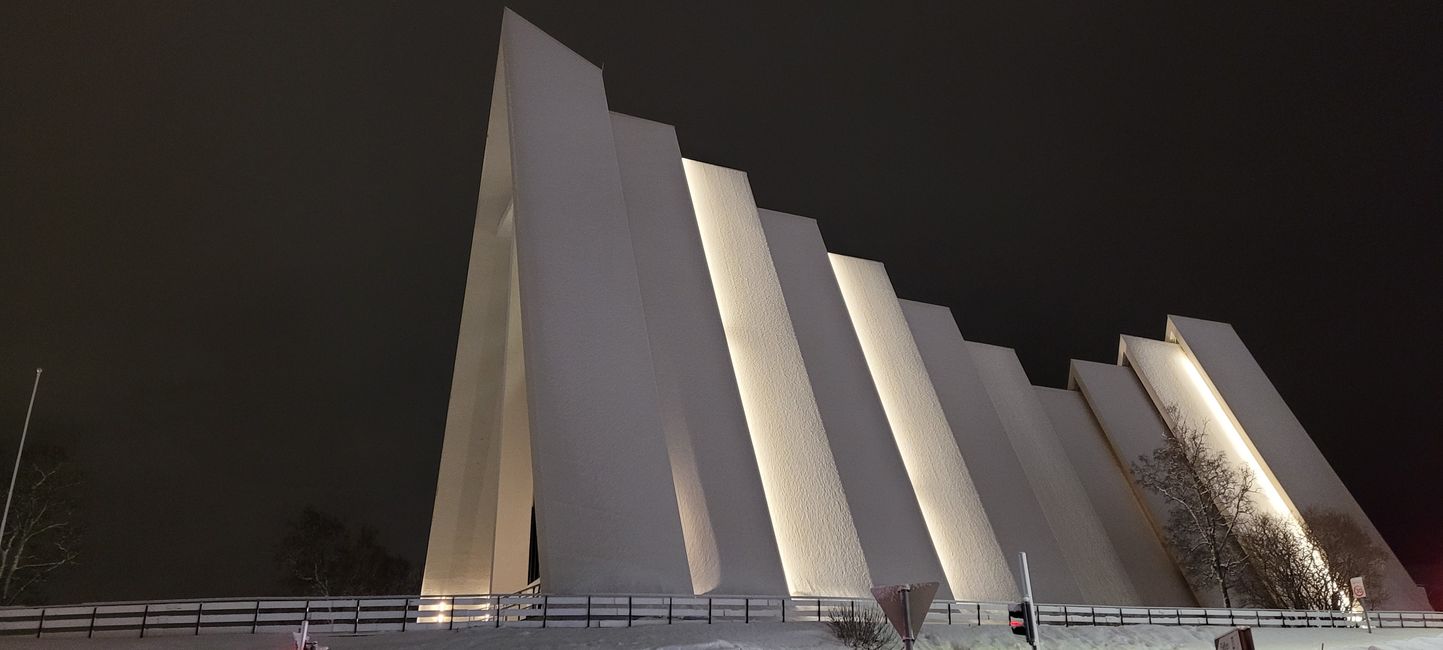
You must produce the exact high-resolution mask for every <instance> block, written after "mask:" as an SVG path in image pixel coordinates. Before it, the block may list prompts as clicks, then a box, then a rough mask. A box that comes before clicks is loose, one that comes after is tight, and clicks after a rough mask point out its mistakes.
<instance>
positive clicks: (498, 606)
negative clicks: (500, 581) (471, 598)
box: [492, 594, 501, 627]
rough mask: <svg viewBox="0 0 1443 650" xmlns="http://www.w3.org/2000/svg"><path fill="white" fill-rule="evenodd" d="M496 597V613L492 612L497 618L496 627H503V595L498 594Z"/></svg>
mask: <svg viewBox="0 0 1443 650" xmlns="http://www.w3.org/2000/svg"><path fill="white" fill-rule="evenodd" d="M495 598H496V609H495V610H494V612H495V613H494V614H492V617H493V618H495V619H496V627H501V595H500V594H497V595H496V597H495Z"/></svg>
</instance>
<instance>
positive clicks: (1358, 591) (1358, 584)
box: [1348, 576, 1368, 598]
mask: <svg viewBox="0 0 1443 650" xmlns="http://www.w3.org/2000/svg"><path fill="white" fill-rule="evenodd" d="M1348 584H1349V585H1351V586H1352V587H1353V597H1354V598H1367V597H1368V590H1367V589H1364V588H1363V576H1358V577H1356V578H1353V579H1352V580H1349V581H1348Z"/></svg>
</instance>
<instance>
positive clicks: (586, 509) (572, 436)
mask: <svg viewBox="0 0 1443 650" xmlns="http://www.w3.org/2000/svg"><path fill="white" fill-rule="evenodd" d="M501 47H502V48H503V50H504V52H505V73H506V74H505V79H506V88H507V93H508V97H509V107H510V129H511V143H512V155H511V163H512V165H513V169H512V173H513V176H514V181H513V183H514V190H515V206H516V207H515V219H516V224H515V227H516V250H517V270H518V273H519V274H520V289H521V320H522V330H523V338H524V340H525V344H526V345H525V353H526V371H527V374H526V380H527V395H528V397H529V401H530V409H531V432H532V440H531V443H532V444H531V450H532V454H533V457H532V465H533V469H534V477H535V497H536V523H537V534H538V550H539V553H540V563H541V580H542V582H543V583H544V584H545V585H546V588H547V589H548V590H550V591H555V592H559V593H594V592H634V593H690V592H691V590H692V584H691V571H690V568H689V566H688V564H687V557H686V549H685V544H684V541H683V536H682V531H681V520H680V515H679V514H678V510H677V502H676V491H675V486H674V484H673V482H672V476H671V464H670V459H669V457H668V455H667V447H666V440H665V437H664V436H663V433H662V423H661V416H660V410H659V402H658V398H657V392H656V376H655V373H654V371H653V366H652V359H651V342H650V340H649V338H648V336H647V323H646V318H645V313H644V310H643V307H642V299H641V288H640V282H639V280H638V277H637V269H636V262H635V259H636V258H635V255H634V253H633V248H632V241H631V232H630V226H629V223H628V215H627V210H626V205H625V203H624V200H623V196H622V187H621V172H620V169H619V167H618V163H617V154H616V145H615V142H614V140H613V137H612V131H611V115H610V112H609V111H608V110H607V104H606V95H605V91H604V89H603V87H602V80H601V70H600V69H598V68H596V67H595V66H593V65H591V64H590V63H588V62H587V61H586V60H584V59H582V58H581V57H579V56H577V55H576V54H575V53H573V52H571V51H570V50H568V49H566V48H565V47H564V46H562V45H561V44H560V43H558V42H556V41H555V40H553V39H552V38H551V37H549V36H547V35H546V34H544V33H542V32H541V31H540V30H538V29H537V28H536V27H535V26H533V25H531V24H529V23H527V22H525V21H524V20H522V19H520V18H519V17H517V16H516V15H515V14H514V13H511V12H509V11H508V12H507V13H506V15H505V18H504V19H503V21H502V30H501Z"/></svg>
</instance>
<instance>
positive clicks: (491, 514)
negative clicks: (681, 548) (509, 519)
mask: <svg viewBox="0 0 1443 650" xmlns="http://www.w3.org/2000/svg"><path fill="white" fill-rule="evenodd" d="M504 66H505V63H504V54H503V55H502V56H500V57H498V59H497V63H496V81H495V87H494V89H493V91H492V93H491V117H490V122H489V124H488V126H487V139H486V152H485V157H486V158H485V159H486V163H485V165H484V166H483V168H482V175H481V189H480V193H479V198H478V200H477V207H476V225H475V228H474V231H473V233H472V238H471V260H470V265H469V267H468V269H467V272H466V291H465V294H464V296H463V302H462V307H461V328H460V332H459V333H458V336H457V338H456V363H455V366H454V367H453V370H452V375H451V396H450V401H449V404H448V406H447V409H446V429H445V437H444V439H443V442H442V447H441V461H440V468H439V470H438V473H437V477H436V500H435V505H434V506H433V507H432V510H431V532H430V538H429V540H428V542H427V549H426V566H425V570H424V572H423V573H422V579H421V589H422V592H423V593H426V594H440V595H445V594H482V593H489V592H490V591H491V563H492V558H493V553H494V543H495V534H496V507H497V498H498V496H497V491H498V487H499V485H498V480H499V474H500V472H499V463H500V453H501V452H500V446H501V435H500V431H501V410H502V403H503V402H502V400H503V392H502V391H503V385H504V374H505V364H506V354H507V349H508V343H509V342H510V340H509V338H508V337H507V336H505V335H504V333H505V332H506V331H507V320H508V313H509V304H510V302H511V274H512V273H511V272H512V248H513V240H512V236H511V235H512V234H511V232H510V231H505V232H498V231H497V225H498V224H499V223H500V222H501V220H502V216H503V214H504V213H505V212H506V209H507V206H508V205H509V203H510V201H511V165H510V158H511V147H510V134H509V126H508V125H507V119H508V118H507V111H506V84H505V74H504ZM527 462H528V463H529V462H530V461H527ZM528 506H529V504H528ZM527 521H528V525H529V522H530V517H529V515H528V517H527Z"/></svg>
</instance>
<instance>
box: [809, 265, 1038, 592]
mask: <svg viewBox="0 0 1443 650" xmlns="http://www.w3.org/2000/svg"><path fill="white" fill-rule="evenodd" d="M828 259H829V260H830V261H831V263H832V270H833V272H834V273H835V274H836V276H837V284H838V286H840V287H841V290H842V298H843V300H845V301H846V303H847V312H848V314H849V315H850V316H851V319H852V325H853V327H855V328H856V331H857V338H858V340H859V341H860V342H861V344H862V353H863V355H864V356H865V357H866V359H867V367H868V369H869V370H870V371H871V374H872V380H873V382H874V383H875V384H876V386H877V392H878V395H879V396H880V397H881V400H882V409H883V411H885V412H886V415H887V421H888V422H889V423H890V424H891V425H892V426H891V429H892V433H893V435H894V436H895V437H896V441H897V447H898V450H899V451H900V452H901V455H902V462H903V464H904V465H906V468H907V475H908V477H909V478H910V479H911V481H912V488H913V489H914V490H915V491H916V493H917V500H918V503H919V505H920V506H921V508H922V517H923V519H925V520H926V523H927V531H928V533H929V534H930V535H931V538H932V544H933V546H934V547H935V548H936V550H937V556H938V558H939V559H940V560H941V562H942V570H943V572H945V573H946V575H947V582H948V584H949V585H950V586H951V587H952V593H953V595H954V597H957V598H984V597H998V595H1000V594H1009V593H1015V586H1014V585H1013V581H1012V576H1011V573H1010V572H1009V571H1008V569H1007V567H1008V564H1007V559H1006V558H1005V557H1004V556H1003V554H1002V549H1001V547H1000V546H999V545H998V543H997V538H996V536H995V535H993V532H992V525H991V523H989V522H988V520H987V513H986V511H985V510H984V509H983V507H982V501H981V499H980V498H979V497H978V496H977V489H976V487H974V486H973V484H972V477H971V475H970V474H969V473H968V471H967V464H966V463H965V462H964V461H963V459H962V452H961V451H959V450H958V448H957V441H956V440H955V439H954V438H953V435H952V429H951V427H950V426H949V425H948V424H947V416H946V415H945V414H944V413H943V412H942V405H941V403H940V401H939V400H938V399H937V392H936V390H935V389H934V388H933V387H932V380H931V378H930V377H929V376H928V375H927V368H926V366H925V365H924V363H923V361H922V355H921V353H920V352H918V350H917V345H916V343H914V342H913V340H912V334H911V332H910V330H909V329H908V327H907V321H906V317H905V316H903V314H902V307H901V305H900V304H899V303H898V302H897V295H896V293H895V292H893V290H892V283H891V280H889V279H888V278H887V271H886V269H885V268H883V266H882V265H881V264H879V263H877V262H872V261H868V260H862V259H857V258H854V257H846V256H843V255H835V254H834V255H829V256H828Z"/></svg>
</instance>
